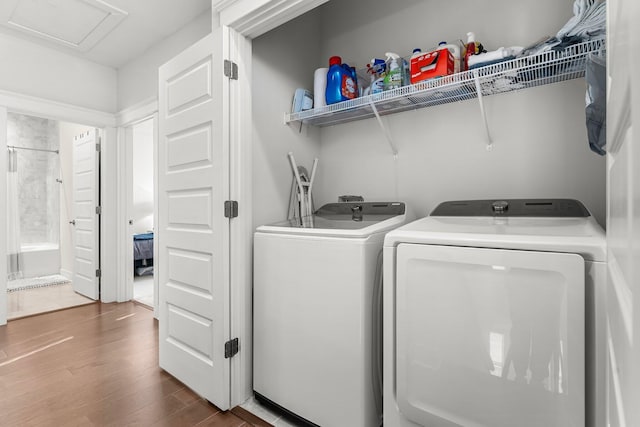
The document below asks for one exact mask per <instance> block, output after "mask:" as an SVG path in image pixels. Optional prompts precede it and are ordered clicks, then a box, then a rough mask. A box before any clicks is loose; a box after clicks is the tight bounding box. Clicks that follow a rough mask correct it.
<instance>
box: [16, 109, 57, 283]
mask: <svg viewBox="0 0 640 427" xmlns="http://www.w3.org/2000/svg"><path fill="white" fill-rule="evenodd" d="M59 139H60V133H59V127H58V122H57V121H54V120H48V119H43V118H38V117H31V116H25V115H20V114H14V113H8V115H7V146H8V147H7V149H8V159H9V160H8V165H7V166H8V168H7V236H8V238H7V254H8V255H7V263H8V265H7V267H8V268H7V271H8V280H13V279H19V278H30V277H36V276H45V275H53V274H58V273H59V272H60V252H59V235H60V233H59V230H60V228H59V227H60V189H59V187H60V182H61V179H60V161H59V157H58V147H59Z"/></svg>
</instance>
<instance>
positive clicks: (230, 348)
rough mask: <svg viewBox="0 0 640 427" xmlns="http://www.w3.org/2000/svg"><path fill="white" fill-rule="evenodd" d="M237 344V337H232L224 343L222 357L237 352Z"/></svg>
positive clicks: (226, 357)
mask: <svg viewBox="0 0 640 427" xmlns="http://www.w3.org/2000/svg"><path fill="white" fill-rule="evenodd" d="M238 345H239V342H238V338H234V339H232V340H229V341H227V342H226V343H224V358H225V359H228V358H230V357H233V356H235V355H236V354H238Z"/></svg>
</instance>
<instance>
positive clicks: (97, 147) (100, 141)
mask: <svg viewBox="0 0 640 427" xmlns="http://www.w3.org/2000/svg"><path fill="white" fill-rule="evenodd" d="M101 144H102V137H100V138H98V142H96V151H97V152H98V153H99V152H100V145H101Z"/></svg>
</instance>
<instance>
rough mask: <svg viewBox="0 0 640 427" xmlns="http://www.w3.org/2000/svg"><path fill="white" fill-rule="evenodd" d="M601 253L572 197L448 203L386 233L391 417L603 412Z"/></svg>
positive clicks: (454, 420)
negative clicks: (428, 214)
mask: <svg viewBox="0 0 640 427" xmlns="http://www.w3.org/2000/svg"><path fill="white" fill-rule="evenodd" d="M605 255H606V249H605V235H604V232H603V230H602V228H601V227H600V226H599V225H598V224H597V223H596V221H595V220H594V219H593V217H591V216H590V215H589V212H588V211H587V210H586V209H585V208H584V206H583V205H582V204H581V203H579V202H577V201H575V200H558V199H551V200H540V199H535V200H522V199H519V200H502V201H493V200H479V201H458V202H446V203H443V204H441V205H439V206H438V207H437V208H436V209H435V210H434V211H433V212H432V214H431V216H429V217H426V218H422V219H420V220H417V221H414V222H412V223H410V224H407V225H405V226H403V227H401V228H398V229H396V230H394V231H392V232H390V233H389V234H387V236H386V238H385V244H384V293H383V296H384V298H383V299H384V322H383V323H384V325H383V331H384V346H383V348H384V353H383V354H384V375H383V377H384V425H385V427H409V426H411V427H415V426H429V427H453V426H475V427H480V426H487V427H513V426H518V427H527V426H530V427H534V426H535V427H542V426H544V427H552V426H557V427H568V426H572V427H582V426H585V425H587V426H594V427H596V426H603V425H605V424H604V406H603V405H604V402H605V399H604V391H605V382H604V372H605V364H604V356H605V353H604V349H605V348H606V346H605V338H604V330H603V326H604V325H605V321H604V307H603V301H604V292H605V289H604V286H605Z"/></svg>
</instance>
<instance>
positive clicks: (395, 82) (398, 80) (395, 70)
mask: <svg viewBox="0 0 640 427" xmlns="http://www.w3.org/2000/svg"><path fill="white" fill-rule="evenodd" d="M385 55H387V68H388V70H389V72H388V73H387V75H386V76H385V78H384V90H391V89H398V88H399V87H402V69H401V68H400V65H399V64H398V60H399V59H400V56H399V55H397V54H395V53H393V52H387V53H386V54H385Z"/></svg>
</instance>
